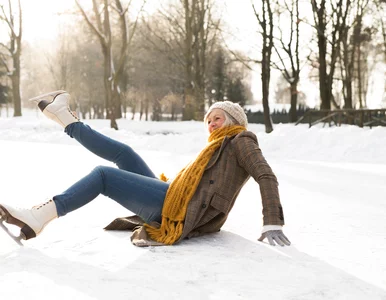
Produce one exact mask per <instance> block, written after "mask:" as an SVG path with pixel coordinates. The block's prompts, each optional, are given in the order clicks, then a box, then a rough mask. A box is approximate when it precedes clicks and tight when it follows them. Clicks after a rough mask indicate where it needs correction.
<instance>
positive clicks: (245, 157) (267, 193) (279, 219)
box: [233, 131, 284, 225]
mask: <svg viewBox="0 0 386 300" xmlns="http://www.w3.org/2000/svg"><path fill="white" fill-rule="evenodd" d="M233 144H234V149H235V155H236V157H237V161H238V163H239V165H240V166H241V167H242V168H244V169H245V170H246V172H247V173H248V174H249V175H250V176H251V177H253V178H254V179H255V181H256V182H257V183H258V184H259V187H260V194H261V200H262V205H263V223H264V225H284V215H283V208H282V206H281V203H280V196H279V188H278V182H277V178H276V176H275V174H274V173H273V171H272V169H271V167H270V166H269V164H268V163H267V161H266V160H265V158H264V156H263V154H262V152H261V149H260V147H259V145H258V142H257V138H256V136H255V135H254V134H253V133H252V132H248V131H247V132H243V133H241V134H239V135H237V136H236V137H235V139H234V140H233Z"/></svg>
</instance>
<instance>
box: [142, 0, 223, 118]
mask: <svg viewBox="0 0 386 300" xmlns="http://www.w3.org/2000/svg"><path fill="white" fill-rule="evenodd" d="M213 7H214V1H213V0H179V1H178V2H177V3H176V4H175V5H174V4H170V5H168V6H167V7H165V8H161V9H160V10H159V18H158V21H159V23H157V27H156V28H155V26H154V23H151V22H147V25H148V26H147V29H148V31H149V32H150V33H151V34H149V36H151V38H149V42H150V43H151V44H152V46H153V47H154V50H155V51H158V52H159V53H160V54H162V55H163V56H165V57H167V59H168V60H169V61H170V63H171V64H172V65H174V66H175V67H174V68H175V69H176V70H177V72H178V73H180V70H182V76H181V77H180V78H177V76H178V75H177V76H176V74H174V75H173V74H170V75H169V76H170V78H172V77H175V79H176V81H180V83H178V84H177V85H176V87H180V86H181V85H182V89H183V117H182V118H183V120H191V119H202V117H203V114H204V110H205V99H206V94H207V91H206V86H207V78H206V77H207V68H208V60H209V59H211V57H212V56H211V53H213V52H214V48H215V45H216V43H217V40H218V39H217V34H218V32H219V27H220V19H215V18H214V17H213V14H212V10H213V9H214V8H213ZM152 24H153V25H152ZM176 92H178V93H180V92H179V91H176Z"/></svg>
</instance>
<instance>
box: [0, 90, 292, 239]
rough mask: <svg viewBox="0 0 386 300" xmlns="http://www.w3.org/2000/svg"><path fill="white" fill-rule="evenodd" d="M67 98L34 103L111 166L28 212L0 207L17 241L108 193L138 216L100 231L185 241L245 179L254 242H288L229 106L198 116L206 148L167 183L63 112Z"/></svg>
mask: <svg viewBox="0 0 386 300" xmlns="http://www.w3.org/2000/svg"><path fill="white" fill-rule="evenodd" d="M69 98H70V95H69V94H68V93H67V92H65V91H55V92H51V93H48V94H44V95H41V96H38V97H36V98H33V99H31V100H30V101H33V102H35V103H36V104H37V105H38V107H39V108H40V110H41V111H42V112H43V114H45V115H46V116H47V117H48V118H50V119H52V120H54V121H55V122H57V123H58V124H60V125H61V126H62V127H63V128H64V129H65V132H66V133H67V134H68V135H69V136H70V137H72V138H75V139H76V140H77V141H78V142H79V143H80V144H82V145H83V146H84V147H86V148H87V149H88V150H90V151H91V152H93V153H94V154H96V155H98V156H100V157H102V158H104V159H106V160H108V161H112V162H114V163H115V164H116V165H117V166H118V169H117V168H111V167H105V166H99V167H96V168H95V169H94V170H93V171H92V172H91V173H90V174H89V175H87V176H86V177H84V178H83V179H81V180H80V181H78V182H76V183H75V184H74V185H72V186H71V187H70V188H69V189H67V190H66V191H64V192H63V193H61V194H59V195H56V196H54V197H53V198H52V199H51V200H49V201H48V202H46V203H43V204H41V205H38V206H34V207H33V208H31V209H20V208H14V207H12V206H11V205H8V204H1V205H0V214H1V216H2V219H3V220H5V221H6V222H7V223H10V224H14V225H17V226H19V227H20V228H21V236H22V237H23V238H24V239H30V238H34V237H36V236H37V235H39V234H40V233H41V232H42V230H43V229H44V227H45V226H46V225H47V224H48V223H49V222H51V221H52V220H54V219H56V218H58V217H62V216H65V215H66V214H67V213H69V212H71V211H73V210H76V209H78V208H80V207H82V206H83V205H85V204H87V203H88V202H90V201H92V200H93V199H95V198H96V197H97V196H98V195H99V194H103V195H105V196H108V197H110V198H111V199H113V200H115V201H117V202H118V203H119V204H121V205H122V206H124V207H126V208H127V209H128V210H130V211H132V212H134V213H135V214H137V216H134V217H129V218H123V219H122V218H121V219H116V220H115V221H113V222H112V223H111V224H110V225H109V226H107V227H106V228H105V229H135V230H134V233H133V235H132V242H133V243H134V244H135V245H137V246H150V245H172V244H175V243H177V242H179V241H181V240H182V239H184V238H190V237H195V236H200V235H203V234H207V233H212V232H216V231H219V230H220V228H221V227H222V225H223V224H224V223H225V221H226V219H227V216H228V214H229V212H230V210H231V209H232V207H233V204H234V202H235V200H236V197H237V196H238V194H239V192H240V190H241V188H242V187H243V185H244V184H245V183H246V182H247V181H248V179H249V178H250V176H252V177H253V178H254V179H255V181H256V182H258V183H259V186H260V193H261V198H262V202H263V215H264V217H263V221H264V226H263V231H262V235H261V237H260V238H259V241H262V240H264V239H265V238H267V239H268V241H269V243H270V244H271V245H273V246H274V245H275V243H276V244H278V245H281V246H284V245H290V241H289V240H288V239H287V238H286V236H285V235H284V234H283V232H282V226H283V225H284V216H283V210H282V206H281V204H280V198H279V192H278V183H277V179H276V177H275V175H274V173H273V172H272V170H271V168H270V166H269V165H268V163H267V162H266V160H265V159H264V157H263V155H262V153H261V150H260V148H259V146H258V143H257V138H256V136H255V135H254V134H253V133H252V132H249V131H247V130H246V127H247V124H248V122H247V117H246V115H245V113H244V111H243V109H242V108H241V107H240V106H239V105H238V104H235V103H232V102H229V101H224V102H216V103H215V104H213V105H212V106H211V107H210V108H209V110H208V112H207V113H206V115H205V118H204V121H205V123H206V125H207V128H208V131H209V133H210V135H209V138H208V144H207V146H206V147H205V148H204V149H203V150H202V151H201V152H200V154H199V155H198V156H197V158H196V159H195V160H194V161H192V162H191V163H189V164H188V165H187V166H186V167H185V168H184V169H183V170H181V171H180V172H179V173H178V175H177V176H176V178H175V179H174V180H173V181H172V182H171V183H168V182H166V180H167V179H166V177H165V176H161V179H162V180H160V179H158V178H156V176H155V175H154V173H153V172H152V171H151V170H150V168H149V167H148V166H147V165H146V163H145V162H144V161H143V160H142V158H141V157H140V156H139V155H138V154H137V153H135V152H134V151H133V149H131V148H130V147H129V146H127V145H125V144H122V143H120V142H117V141H115V140H112V139H110V138H108V137H106V136H104V135H102V134H100V133H98V132H96V131H94V130H93V129H91V128H90V127H89V126H87V125H85V124H83V123H82V122H80V121H79V119H78V118H77V117H76V116H75V115H74V114H73V113H72V112H71V111H70V109H69V105H68V103H69Z"/></svg>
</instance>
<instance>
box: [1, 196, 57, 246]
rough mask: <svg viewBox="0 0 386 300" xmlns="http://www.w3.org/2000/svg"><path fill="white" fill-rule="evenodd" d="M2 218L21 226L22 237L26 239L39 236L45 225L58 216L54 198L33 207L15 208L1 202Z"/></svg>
mask: <svg viewBox="0 0 386 300" xmlns="http://www.w3.org/2000/svg"><path fill="white" fill-rule="evenodd" d="M0 216H1V220H2V221H5V222H6V223H8V224H13V225H16V226H18V227H20V237H21V238H22V239H24V240H29V239H32V238H34V237H36V236H38V235H39V234H40V233H41V232H42V231H43V229H44V227H45V226H46V225H47V224H48V223H49V222H51V221H52V220H54V219H56V218H57V217H58V214H57V211H56V205H55V202H54V201H53V200H49V201H48V202H45V203H42V204H40V205H38V206H34V207H32V208H31V209H23V208H14V207H12V206H10V205H5V204H0Z"/></svg>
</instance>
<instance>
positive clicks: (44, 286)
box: [0, 111, 386, 300]
mask: <svg viewBox="0 0 386 300" xmlns="http://www.w3.org/2000/svg"><path fill="white" fill-rule="evenodd" d="M24 114H25V116H23V117H19V118H4V117H2V118H0V149H1V152H0V153H1V156H2V158H1V162H0V167H1V172H0V182H1V199H0V202H4V203H12V204H14V205H16V206H25V207H28V206H31V205H36V204H38V203H40V202H43V201H45V200H47V199H49V198H50V197H52V196H53V195H55V194H57V193H60V192H62V191H63V190H64V189H66V188H67V187H68V186H69V185H71V184H72V183H74V182H75V181H76V180H78V179H80V178H81V177H83V176H84V175H85V174H87V173H88V172H89V171H91V170H92V169H93V168H94V167H95V166H97V165H110V163H108V162H105V161H103V160H101V159H100V158H98V157H96V156H94V155H92V154H91V153H89V152H88V151H87V150H85V149H84V148H82V147H81V146H80V145H79V144H77V143H76V141H75V140H73V139H70V138H69V137H68V136H67V135H66V134H65V133H63V130H62V129H61V128H60V127H59V126H58V125H57V124H55V123H53V122H52V121H50V120H46V119H45V117H44V116H43V115H41V114H40V113H38V112H37V111H26V112H24ZM85 123H87V124H89V125H91V126H92V127H93V128H95V129H97V130H98V131H100V132H102V133H104V134H106V135H108V136H110V137H113V138H116V139H119V140H121V141H123V142H125V143H127V144H129V145H130V146H132V147H133V148H134V149H135V150H136V151H137V152H138V153H139V154H141V155H142V156H143V157H144V158H145V160H146V161H148V163H149V165H150V166H151V167H152V168H153V170H154V171H155V172H156V173H157V174H160V173H162V172H165V173H166V175H168V176H173V175H174V174H175V173H176V172H178V170H179V169H180V168H182V167H183V166H184V165H185V164H186V163H187V162H189V161H190V160H191V159H192V158H194V156H195V154H196V153H197V152H198V151H199V150H200V149H201V148H202V147H203V146H204V145H205V142H206V138H207V134H206V133H205V129H204V125H203V123H202V122H178V123H176V122H139V121H130V120H119V121H118V125H119V127H120V130H119V131H114V130H112V129H110V128H109V121H108V120H85ZM249 129H250V130H251V131H253V132H255V133H256V135H257V136H258V139H259V143H260V146H261V148H262V150H263V153H264V155H265V157H266V158H267V160H268V162H269V163H270V165H271V167H272V168H273V170H274V171H275V173H276V175H277V177H278V179H279V183H280V187H279V188H280V194H281V199H282V204H283V208H284V215H285V218H286V225H285V227H284V232H285V234H286V235H287V237H288V238H289V239H290V240H291V242H292V245H291V246H290V247H284V248H282V247H272V246H269V245H268V244H267V243H260V242H257V238H258V237H259V236H260V231H261V225H262V215H261V199H260V194H259V189H258V185H257V184H256V183H255V182H254V181H253V180H250V181H249V182H248V183H247V185H246V186H245V187H244V188H243V190H242V192H241V193H240V195H239V198H238V199H237V201H236V204H235V207H234V208H233V210H232V212H231V214H230V216H229V219H228V221H227V223H226V224H225V225H224V227H223V230H222V231H221V232H220V233H216V234H212V235H208V236H205V237H201V238H196V239H191V240H188V241H184V242H182V243H181V244H179V245H175V246H169V247H151V248H137V247H135V246H133V245H132V244H131V242H130V233H128V232H108V231H104V230H103V229H102V228H103V227H104V226H105V225H107V224H108V223H109V222H110V221H111V220H112V219H114V218H115V217H118V216H127V215H130V214H131V213H130V212H129V211H127V210H126V209H124V208H122V207H120V206H119V205H118V204H116V203H115V202H114V201H111V200H110V199H108V198H106V197H104V196H99V197H98V198H97V199H96V200H95V201H93V202H92V203H90V204H89V205H87V206H86V207H84V208H81V209H79V210H77V211H75V212H73V213H71V214H69V215H67V216H66V217H63V218H60V219H58V220H55V221H54V222H52V223H51V224H50V225H49V226H48V227H47V228H46V229H45V231H44V232H43V233H42V235H41V236H39V237H38V238H36V239H33V240H29V241H24V247H20V246H19V245H17V244H16V243H15V242H14V241H13V240H11V239H10V238H9V237H8V236H7V235H6V233H5V232H3V231H2V230H0V298H1V299H52V298H54V299H135V298H141V299H210V300H212V299H350V300H351V299H386V259H385V253H386V236H385V232H386V218H385V214H386V199H385V194H386V185H385V182H386V155H385V150H384V149H385V148H386V138H385V137H386V128H381V127H376V128H373V129H369V128H364V129H361V128H358V127H353V126H344V127H331V128H329V127H325V128H323V126H319V127H313V128H311V129H309V128H308V127H307V125H298V126H294V125H289V124H285V125H276V126H275V130H274V131H273V133H271V134H269V135H267V134H265V133H264V127H263V126H262V125H258V124H251V125H250V126H249ZM10 229H11V230H12V231H13V232H14V233H17V230H16V228H14V227H10Z"/></svg>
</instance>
